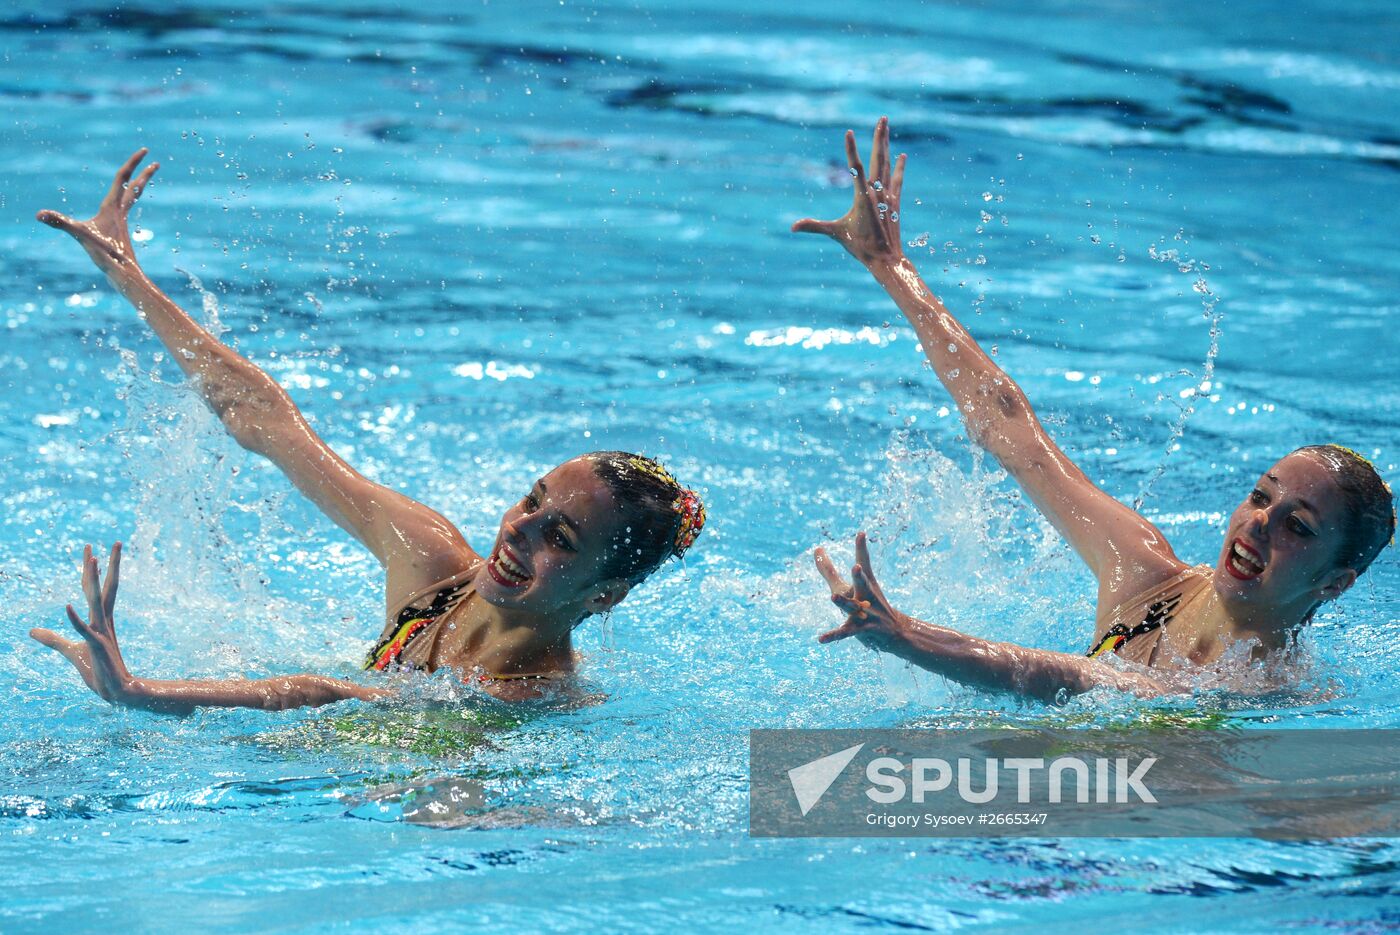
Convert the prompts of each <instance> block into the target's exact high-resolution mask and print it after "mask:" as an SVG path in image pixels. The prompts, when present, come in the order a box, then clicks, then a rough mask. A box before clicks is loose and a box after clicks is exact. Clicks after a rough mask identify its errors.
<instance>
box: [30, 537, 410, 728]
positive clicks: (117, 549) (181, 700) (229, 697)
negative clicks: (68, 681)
mask: <svg viewBox="0 0 1400 935" xmlns="http://www.w3.org/2000/svg"><path fill="white" fill-rule="evenodd" d="M120 565H121V543H117V544H116V545H114V546H113V547H112V557H111V559H110V560H109V562H108V564H107V580H106V582H105V583H103V582H101V581H100V579H99V577H98V573H97V559H96V558H94V557H93V554H92V547H91V546H88V547H87V548H86V549H85V550H84V551H83V593H84V594H85V595H86V597H87V600H88V619H87V620H86V621H84V620H83V619H82V618H81V617H80V616H78V614H77V612H76V611H74V610H73V605H71V604H70V605H68V608H67V611H68V620H69V622H70V623H72V625H73V628H74V629H75V630H77V631H78V634H79V635H80V636H81V637H82V639H81V640H70V639H65V638H64V637H62V636H59V635H58V634H57V633H54V632H53V631H52V630H44V629H34V630H30V631H29V635H30V636H31V637H33V638H34V639H35V640H37V641H39V642H40V643H42V644H43V645H45V646H47V647H49V648H50V649H53V650H57V651H58V652H60V653H62V654H63V656H64V658H66V659H67V660H68V661H69V662H71V663H72V664H73V667H74V668H75V669H77V670H78V673H79V674H80V675H81V676H82V677H83V681H85V682H86V683H87V686H88V687H89V688H91V689H92V690H93V691H94V692H96V693H97V694H98V695H100V696H101V697H102V698H104V699H106V700H107V701H110V702H112V703H113V704H119V705H124V706H126V707H130V708H143V709H145V710H147V711H158V712H161V713H165V714H179V715H185V714H189V713H190V712H191V711H193V710H195V709H196V708H201V707H215V708H259V709H262V710H264V711H284V710H286V709H288V708H306V707H317V706H319V705H324V704H331V703H332V702H336V701H345V700H347V699H350V698H357V699H359V700H361V701H377V700H380V699H383V698H387V697H390V695H391V694H392V693H390V692H387V691H384V690H382V689H377V688H369V687H366V686H363V685H356V684H355V683H354V682H347V681H344V680H342V679H333V678H328V677H327V676H324V675H311V674H301V675H286V676H280V677H278V678H270V679H217V680H215V679H171V680H159V679H138V678H135V677H134V676H132V674H131V673H130V672H129V671H127V668H126V663H125V662H124V661H123V660H122V654H121V647H120V646H118V644H117V633H116V628H115V626H114V624H113V620H112V617H113V612H114V610H115V607H116V601H117V579H118V569H119V568H120Z"/></svg>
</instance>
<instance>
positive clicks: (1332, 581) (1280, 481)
mask: <svg viewBox="0 0 1400 935" xmlns="http://www.w3.org/2000/svg"><path fill="white" fill-rule="evenodd" d="M1345 510H1346V507H1345V505H1344V503H1343V501H1342V495H1341V491H1340V490H1338V488H1337V485H1336V482H1335V480H1334V479H1333V477H1332V472H1331V471H1330V470H1329V469H1328V468H1327V466H1326V465H1324V464H1323V463H1322V462H1321V461H1320V460H1318V459H1317V458H1316V457H1314V456H1312V455H1310V454H1308V453H1307V452H1294V453H1293V454H1291V455H1289V456H1288V457H1286V458H1284V459H1283V460H1282V461H1280V462H1278V463H1277V464H1275V465H1274V466H1273V467H1271V468H1269V469H1268V470H1267V471H1265V472H1264V474H1263V476H1262V477H1260V478H1259V480H1258V481H1257V482H1256V483H1255V485H1254V489H1253V490H1251V491H1250V492H1249V495H1248V496H1246V497H1245V498H1244V502H1243V503H1241V504H1240V505H1239V506H1238V507H1237V508H1236V509H1235V512H1234V514H1233V515H1231V517H1230V522H1229V524H1228V525H1227V526H1226V529H1225V543H1224V545H1223V546H1222V547H1221V550H1220V558H1219V560H1218V561H1217V562H1216V565H1215V573H1214V576H1213V581H1214V584H1215V590H1216V592H1217V593H1218V594H1219V595H1220V597H1221V599H1222V600H1223V601H1225V602H1226V604H1227V606H1228V605H1232V604H1233V605H1235V606H1236V607H1237V608H1247V609H1248V610H1249V611H1250V612H1254V613H1260V612H1262V613H1275V614H1278V615H1279V616H1280V618H1281V619H1280V622H1282V623H1289V622H1292V621H1291V620H1290V619H1289V618H1290V617H1291V618H1292V619H1301V617H1302V615H1304V614H1306V613H1307V611H1308V610H1309V609H1310V608H1311V607H1312V606H1313V605H1314V604H1316V603H1318V602H1319V601H1329V600H1332V599H1333V598H1336V597H1338V596H1340V595H1341V594H1342V592H1343V591H1345V590H1346V589H1347V588H1349V587H1351V585H1352V583H1353V582H1355V581H1356V572H1355V571H1353V570H1352V569H1350V568H1345V567H1341V566H1340V565H1339V564H1338V553H1339V552H1340V551H1341V547H1342V542H1343V530H1342V522H1343V521H1344V519H1345V517H1346V512H1345Z"/></svg>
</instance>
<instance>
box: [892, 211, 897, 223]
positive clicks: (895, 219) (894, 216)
mask: <svg viewBox="0 0 1400 935" xmlns="http://www.w3.org/2000/svg"><path fill="white" fill-rule="evenodd" d="M890 220H891V221H898V220H899V212H898V211H895V212H894V213H892V214H891V215H890Z"/></svg>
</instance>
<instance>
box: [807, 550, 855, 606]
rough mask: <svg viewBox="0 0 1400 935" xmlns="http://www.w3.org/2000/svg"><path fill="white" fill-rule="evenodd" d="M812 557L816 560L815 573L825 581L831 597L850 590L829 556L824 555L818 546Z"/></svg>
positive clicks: (823, 551)
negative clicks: (818, 573)
mask: <svg viewBox="0 0 1400 935" xmlns="http://www.w3.org/2000/svg"><path fill="white" fill-rule="evenodd" d="M812 557H813V558H814V559H816V562H817V571H818V572H820V573H821V576H822V577H823V578H825V579H826V584H827V587H829V588H831V593H832V594H833V595H836V594H844V593H846V592H847V591H849V590H851V586H850V585H849V584H847V583H846V580H845V579H844V578H842V577H841V573H840V572H839V571H837V570H836V565H835V563H833V562H832V561H831V556H830V555H827V554H826V549H823V548H821V547H820V546H818V547H817V549H816V551H815V552H813V553H812Z"/></svg>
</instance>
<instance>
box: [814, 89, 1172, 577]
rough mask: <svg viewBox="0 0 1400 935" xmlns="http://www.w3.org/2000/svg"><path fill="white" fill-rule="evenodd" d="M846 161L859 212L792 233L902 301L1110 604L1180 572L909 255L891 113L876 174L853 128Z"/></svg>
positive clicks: (1162, 542)
mask: <svg viewBox="0 0 1400 935" xmlns="http://www.w3.org/2000/svg"><path fill="white" fill-rule="evenodd" d="M846 158H847V161H848V162H849V163H850V167H851V170H852V172H853V173H854V175H855V179H854V181H855V198H854V201H853V203H852V206H851V210H850V211H848V212H847V213H846V214H845V216H843V217H841V218H839V219H838V220H835V221H817V220H813V219H811V218H805V219H803V220H801V221H798V222H797V223H796V224H794V225H793V228H792V229H793V230H794V231H799V232H805V233H814V234H825V235H826V236H828V237H831V238H832V239H834V240H836V241H837V242H838V243H840V244H841V245H842V246H843V247H845V248H846V249H847V250H848V251H849V252H850V253H851V255H852V256H854V257H855V258H856V259H858V260H859V261H860V262H861V263H862V264H864V265H865V267H866V269H868V270H869V271H870V273H871V274H872V275H873V276H874V277H875V279H876V281H878V282H879V283H880V285H882V286H883V287H884V288H885V291H886V292H888V293H889V295H890V297H891V298H893V299H894V300H895V303H896V304H898V305H899V308H900V310H901V311H902V312H904V315H905V317H906V318H907V319H908V320H909V323H910V324H911V325H912V326H913V327H914V330H915V332H916V333H917V334H918V336H919V340H920V342H921V343H922V344H923V348H924V353H925V354H926V355H927V357H928V360H929V363H930V364H932V365H933V369H934V372H935V373H937V374H938V379H939V380H940V381H941V382H942V383H943V385H944V387H946V388H947V390H948V392H949V393H951V394H952V396H953V399H954V400H955V401H956V402H957V405H958V409H959V410H961V412H962V415H963V419H964V421H965V422H966V424H967V429H968V434H969V436H971V437H972V439H973V440H974V441H976V442H977V443H978V444H979V445H981V446H982V447H984V448H986V449H987V450H988V451H990V452H991V453H992V455H993V456H995V457H996V459H997V460H998V461H999V462H1001V465H1002V467H1004V468H1005V469H1006V470H1007V471H1008V472H1009V473H1010V474H1011V475H1012V476H1013V477H1014V478H1015V479H1016V481H1017V482H1018V483H1019V484H1020V485H1021V487H1022V488H1023V489H1024V490H1025V491H1026V493H1027V494H1028V495H1029V496H1030V498H1031V500H1032V501H1033V502H1034V503H1035V505H1036V506H1037V507H1038V508H1039V509H1040V511H1041V512H1042V513H1044V514H1045V516H1046V517H1047V518H1048V519H1049V520H1050V522H1051V523H1052V524H1054V526H1055V528H1056V529H1058V530H1059V531H1060V533H1061V535H1063V536H1064V537H1065V538H1066V539H1067V540H1069V543H1070V545H1072V546H1073V547H1074V549H1075V551H1076V552H1078V553H1079V555H1080V557H1081V558H1083V559H1084V561H1085V562H1086V563H1087V564H1088V565H1089V567H1090V569H1092V570H1093V572H1094V574H1095V575H1096V576H1097V577H1098V579H1099V582H1100V599H1101V601H1103V600H1106V599H1110V598H1112V597H1114V596H1115V595H1117V596H1119V597H1126V596H1127V594H1126V593H1122V592H1125V591H1126V592H1131V591H1136V590H1139V589H1140V588H1141V587H1145V586H1148V584H1150V583H1155V581H1157V580H1160V579H1163V578H1166V577H1169V576H1170V575H1172V574H1175V573H1176V572H1177V571H1179V570H1180V569H1181V567H1182V566H1181V562H1180V561H1179V560H1178V559H1177V558H1176V556H1175V554H1174V553H1173V552H1172V550H1171V547H1170V546H1169V545H1168V543H1167V541H1166V539H1165V538H1164V537H1163V536H1162V534H1161V532H1160V531H1159V530H1158V529H1157V528H1156V527H1155V526H1154V525H1153V524H1152V523H1151V522H1149V521H1148V520H1147V519H1145V518H1144V517H1142V516H1140V515H1139V514H1138V513H1137V512H1135V511H1134V510H1132V509H1130V508H1129V507H1127V506H1125V505H1123V504H1122V503H1119V502H1118V501H1117V500H1115V499H1114V498H1113V497H1110V496H1109V495H1108V494H1106V493H1104V492H1103V491H1102V490H1100V489H1099V488H1098V487H1097V486H1096V485H1095V484H1094V482H1093V481H1091V480H1090V479H1089V478H1088V476H1087V475H1085V474H1084V472H1083V471H1081V470H1080V469H1079V468H1078V467H1077V466H1076V465H1075V464H1074V463H1073V462H1072V461H1070V459H1069V458H1068V457H1067V456H1066V455H1065V453H1064V452H1063V451H1061V450H1060V447H1059V446H1058V445H1056V444H1055V442H1054V440H1053V439H1052V438H1051V437H1050V435H1049V433H1047V432H1046V431H1045V427H1044V426H1043V425H1041V423H1040V420H1039V419H1038V418H1037V417H1036V414H1035V411H1034V410H1033V409H1032V408H1031V405H1030V402H1029V401H1028V400H1027V399H1026V396H1025V394H1024V393H1023V392H1022V391H1021V388H1020V387H1019V386H1017V385H1016V383H1015V382H1014V381H1013V380H1012V379H1011V378H1010V377H1009V376H1007V375H1006V373H1005V372H1004V371H1003V370H1002V369H1001V368H1000V367H998V366H997V365H996V363H994V362H993V361H992V359H991V358H990V357H988V356H987V354H986V353H984V352H983V350H982V348H981V347H979V346H978V344H977V342H976V341H975V340H973V338H972V336H971V335H969V334H968V333H967V331H966V330H965V329H964V328H963V327H962V325H961V324H960V323H959V322H958V320H957V319H956V318H954V317H953V315H952V313H950V312H949V311H948V309H947V308H946V307H945V306H944V305H943V303H942V302H940V301H939V300H938V297H937V296H935V295H934V294H933V293H932V292H931V291H930V290H929V288H928V286H927V285H925V284H924V282H923V280H922V279H920V278H919V273H918V270H916V269H915V268H914V264H913V263H911V262H910V261H909V259H908V258H907V257H906V256H905V255H904V250H903V246H902V241H901V239H900V232H899V221H898V217H899V209H900V195H901V188H902V186H903V182H904V161H905V157H904V156H903V155H901V156H900V157H899V159H898V160H897V161H896V162H895V164H894V166H893V168H891V165H890V150H889V123H888V121H886V120H885V118H883V117H882V118H881V119H880V122H879V124H878V125H877V126H876V128H875V143H874V147H873V148H872V151H871V157H870V161H871V166H870V178H869V179H867V178H866V175H865V168H864V166H863V165H862V164H861V161H860V156H859V155H858V154H857V152H856V143H855V135H854V134H853V133H851V132H849V131H847V133H846ZM877 186H878V187H877ZM882 204H883V205H884V210H883V211H882V210H881V208H880V206H881V205H882ZM1114 603H1116V601H1114Z"/></svg>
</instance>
